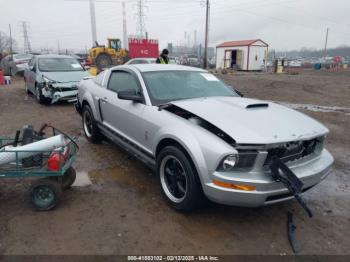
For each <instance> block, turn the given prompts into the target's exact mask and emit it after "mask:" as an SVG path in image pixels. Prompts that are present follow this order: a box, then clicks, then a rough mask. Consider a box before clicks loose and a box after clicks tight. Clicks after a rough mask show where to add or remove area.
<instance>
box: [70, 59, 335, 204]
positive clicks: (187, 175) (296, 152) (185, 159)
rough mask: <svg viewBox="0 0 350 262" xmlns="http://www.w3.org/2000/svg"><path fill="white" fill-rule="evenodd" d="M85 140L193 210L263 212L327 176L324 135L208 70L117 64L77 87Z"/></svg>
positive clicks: (306, 120) (315, 124) (328, 163)
mask: <svg viewBox="0 0 350 262" xmlns="http://www.w3.org/2000/svg"><path fill="white" fill-rule="evenodd" d="M76 108H77V110H78V112H80V113H81V114H82V119H83V129H84V132H85V135H86V137H87V138H88V140H90V141H91V142H97V141H99V140H100V139H101V138H102V136H101V135H102V134H103V135H104V136H106V137H108V138H110V139H111V140H113V141H114V142H116V143H118V144H119V145H121V146H122V147H123V148H125V149H126V150H128V151H129V152H131V153H132V154H133V155H135V156H137V157H138V158H139V159H140V160H142V161H143V162H145V163H147V164H149V165H150V166H152V167H154V168H155V169H156V172H157V176H158V178H159V184H160V188H161V190H162V193H163V195H164V197H165V199H166V200H167V202H168V203H169V204H170V205H171V206H172V207H173V208H175V209H176V210H181V211H188V210H192V209H194V208H196V207H198V206H200V204H201V203H203V200H205V199H206V198H208V199H210V200H212V201H214V202H218V203H222V204H228V205H237V206H250V207H256V206H262V205H267V204H272V203H276V202H280V201H284V200H287V199H291V198H293V197H296V199H297V200H298V201H299V202H300V203H301V205H302V206H303V207H304V208H305V209H306V210H307V209H308V208H307V206H306V204H305V203H304V201H303V200H302V198H301V195H300V194H301V193H302V192H305V191H306V190H308V189H310V188H311V187H313V186H315V185H316V184H318V183H319V182H321V181H322V180H323V179H324V178H325V177H326V176H327V175H328V173H329V171H330V169H331V166H332V163H333V157H332V156H331V154H330V153H329V152H328V151H327V150H326V149H325V148H324V146H323V145H324V141H325V137H326V135H327V133H328V129H327V128H326V127H325V126H324V125H322V124H321V123H319V122H317V121H316V120H314V119H312V118H310V117H308V116H306V115H304V114H303V113H300V112H297V111H295V110H292V109H290V108H287V107H285V106H282V105H279V104H276V103H272V102H265V101H259V100H255V99H248V98H242V97H241V96H240V95H239V92H236V91H235V90H234V89H232V88H230V87H228V86H227V85H226V84H224V83H223V82H221V81H220V80H219V79H217V78H216V77H215V76H214V75H212V74H209V73H208V72H207V71H204V70H201V69H198V68H191V67H184V66H177V65H124V66H117V67H114V68H111V69H109V70H106V71H104V72H102V73H101V74H100V75H98V76H97V77H96V78H94V79H90V80H83V81H82V82H81V83H80V84H79V93H78V102H77V104H76Z"/></svg>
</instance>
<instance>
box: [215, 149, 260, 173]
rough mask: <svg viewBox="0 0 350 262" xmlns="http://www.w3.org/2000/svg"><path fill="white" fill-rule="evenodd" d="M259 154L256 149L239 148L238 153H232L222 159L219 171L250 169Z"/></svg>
mask: <svg viewBox="0 0 350 262" xmlns="http://www.w3.org/2000/svg"><path fill="white" fill-rule="evenodd" d="M257 156H258V152H257V151H256V150H238V154H231V155H228V156H226V157H225V158H224V159H223V160H221V162H220V164H219V166H218V168H217V170H218V171H231V170H232V171H233V170H241V171H242V170H245V171H247V170H250V169H251V168H252V167H253V166H254V164H255V160H256V158H257Z"/></svg>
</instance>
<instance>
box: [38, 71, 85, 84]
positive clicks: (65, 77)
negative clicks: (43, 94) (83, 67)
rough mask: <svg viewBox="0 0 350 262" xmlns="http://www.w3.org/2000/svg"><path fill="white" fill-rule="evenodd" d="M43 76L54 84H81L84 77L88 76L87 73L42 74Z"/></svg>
mask: <svg viewBox="0 0 350 262" xmlns="http://www.w3.org/2000/svg"><path fill="white" fill-rule="evenodd" d="M42 74H43V76H45V77H47V78H48V79H50V80H52V81H54V82H61V83H67V82H80V81H81V80H82V79H83V78H84V77H86V76H88V75H89V74H88V72H87V71H72V72H42Z"/></svg>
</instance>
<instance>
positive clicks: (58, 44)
mask: <svg viewBox="0 0 350 262" xmlns="http://www.w3.org/2000/svg"><path fill="white" fill-rule="evenodd" d="M57 54H58V55H59V54H60V40H57Z"/></svg>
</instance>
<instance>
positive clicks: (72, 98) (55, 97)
mask: <svg viewBox="0 0 350 262" xmlns="http://www.w3.org/2000/svg"><path fill="white" fill-rule="evenodd" d="M77 94H78V90H72V91H56V92H54V93H53V94H52V100H51V104H53V103H56V102H57V101H62V100H64V101H68V102H76V101H77Z"/></svg>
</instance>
